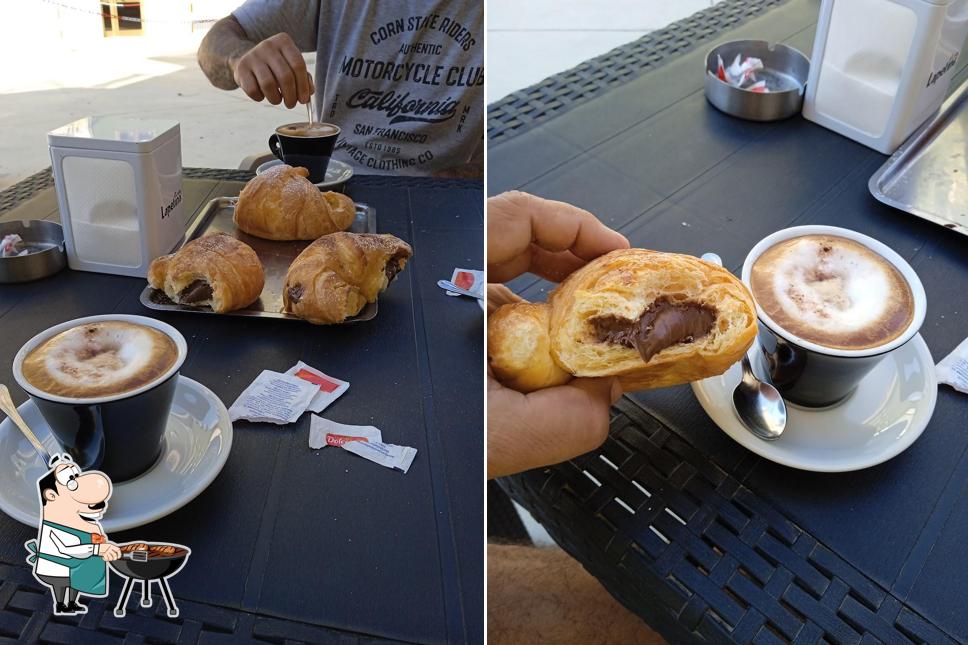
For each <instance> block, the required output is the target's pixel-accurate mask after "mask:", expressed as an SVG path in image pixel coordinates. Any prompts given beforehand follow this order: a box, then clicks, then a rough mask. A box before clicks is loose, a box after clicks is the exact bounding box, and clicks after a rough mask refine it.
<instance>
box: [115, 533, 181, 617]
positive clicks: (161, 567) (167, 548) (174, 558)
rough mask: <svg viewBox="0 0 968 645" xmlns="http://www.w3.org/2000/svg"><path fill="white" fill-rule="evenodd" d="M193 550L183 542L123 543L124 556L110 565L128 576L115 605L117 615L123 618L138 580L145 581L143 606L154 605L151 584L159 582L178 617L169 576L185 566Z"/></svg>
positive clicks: (166, 601)
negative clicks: (182, 543) (182, 544)
mask: <svg viewBox="0 0 968 645" xmlns="http://www.w3.org/2000/svg"><path fill="white" fill-rule="evenodd" d="M190 553H191V551H190V550H189V549H188V548H187V547H184V546H181V545H179V544H161V543H156V542H132V543H130V544H124V545H121V554H122V555H121V558H120V559H118V560H113V561H111V562H110V563H109V564H110V565H111V568H112V569H114V572H115V573H117V574H119V575H121V576H122V577H123V578H125V581H124V589H122V590H121V597H120V598H118V604H117V606H116V607H115V608H114V615H115V616H117V617H119V618H120V617H122V616H124V615H125V613H126V612H127V605H128V598H129V597H130V596H131V590H132V587H134V581H135V580H139V581H141V606H142V607H150V606H151V583H152V582H157V583H158V587H159V588H160V589H161V595H162V596H164V598H165V605H166V606H167V607H168V615H169V616H171V617H172V618H175V617H177V616H178V606H177V605H175V596H174V595H172V593H171V587H170V586H169V585H168V578H170V577H171V576H173V575H175V574H176V573H178V572H179V571H181V568H182V567H184V566H185V562H186V561H187V560H188V556H189V554H190Z"/></svg>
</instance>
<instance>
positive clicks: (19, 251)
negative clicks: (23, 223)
mask: <svg viewBox="0 0 968 645" xmlns="http://www.w3.org/2000/svg"><path fill="white" fill-rule="evenodd" d="M28 253H30V249H28V248H24V240H23V238H22V237H20V236H19V235H17V234H16V233H12V234H10V235H7V236H5V237H4V238H3V240H2V241H0V257H4V258H14V257H19V256H21V255H27V254H28Z"/></svg>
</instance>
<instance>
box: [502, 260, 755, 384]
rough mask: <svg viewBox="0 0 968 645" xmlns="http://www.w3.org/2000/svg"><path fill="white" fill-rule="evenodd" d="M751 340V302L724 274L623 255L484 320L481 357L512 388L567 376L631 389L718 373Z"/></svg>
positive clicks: (706, 266)
mask: <svg viewBox="0 0 968 645" xmlns="http://www.w3.org/2000/svg"><path fill="white" fill-rule="evenodd" d="M755 337H756V310H755V307H754V305H753V298H752V297H751V296H750V294H749V291H748V290H747V289H746V287H745V286H744V285H743V283H742V282H740V281H739V280H738V279H737V278H736V277H735V276H734V275H732V274H731V273H730V272H729V271H727V270H726V269H723V268H722V267H720V266H717V265H715V264H712V263H709V262H705V261H704V260H700V259H698V258H694V257H692V256H688V255H679V254H676V253H660V252H658V251H648V250H646V249H624V250H619V251H612V252H611V253H609V254H607V255H604V256H602V257H600V258H597V259H596V260H593V261H592V262H589V263H588V264H587V265H585V266H584V267H582V268H581V269H579V270H578V271H576V272H575V273H573V274H571V275H570V276H568V278H567V279H566V280H565V281H564V282H563V283H562V284H561V285H560V286H559V287H558V288H557V289H555V291H553V292H552V294H551V296H550V297H549V299H548V302H547V303H542V304H531V303H518V304H512V305H505V306H503V307H501V308H500V309H498V310H497V311H495V312H494V313H493V314H491V316H490V317H489V318H488V329H487V355H488V362H489V364H490V366H491V370H492V371H493V373H494V375H495V376H496V377H497V379H498V380H499V381H501V382H502V383H504V384H505V385H507V386H508V387H512V388H514V389H517V390H520V391H522V392H530V391H533V390H537V389H540V388H544V387H550V386H553V385H560V384H562V383H565V382H567V381H568V380H569V379H570V378H571V377H572V376H587V377H596V376H618V377H619V380H620V382H621V384H622V387H623V388H624V389H625V390H626V391H631V390H643V389H648V388H654V387H664V386H667V385H677V384H680V383H688V382H690V381H696V380H699V379H703V378H707V377H710V376H715V375H717V374H722V373H723V372H725V371H726V370H727V369H728V368H729V366H730V365H732V364H733V363H735V362H736V361H738V360H739V359H740V358H742V356H743V353H744V352H745V351H746V350H747V349H748V348H749V346H750V345H751V344H752V343H753V339H754V338H755Z"/></svg>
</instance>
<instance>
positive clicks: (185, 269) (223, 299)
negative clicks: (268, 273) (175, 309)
mask: <svg viewBox="0 0 968 645" xmlns="http://www.w3.org/2000/svg"><path fill="white" fill-rule="evenodd" d="M148 282H149V283H150V284H151V286H152V287H154V288H155V289H161V290H163V291H164V292H165V295H167V296H168V298H169V299H171V301H172V302H174V303H176V304H180V305H188V306H192V307H204V306H210V307H211V308H212V311H215V312H217V313H225V312H226V311H233V310H235V309H242V308H243V307H247V306H248V305H250V304H252V303H253V302H255V301H256V300H258V299H259V295H260V294H261V293H262V287H263V285H264V284H265V273H264V272H263V270H262V262H260V261H259V256H257V255H256V253H255V251H253V250H252V247H250V246H249V245H248V244H246V243H245V242H241V241H239V240H237V239H235V238H234V237H232V236H231V235H227V234H226V233H215V234H213V235H206V236H205V237H200V238H198V239H195V240H192V241H191V242H188V243H187V244H185V246H183V247H182V248H180V249H178V251H177V252H176V253H173V254H171V255H163V256H161V257H159V258H155V260H154V261H153V262H152V263H151V266H149V267H148Z"/></svg>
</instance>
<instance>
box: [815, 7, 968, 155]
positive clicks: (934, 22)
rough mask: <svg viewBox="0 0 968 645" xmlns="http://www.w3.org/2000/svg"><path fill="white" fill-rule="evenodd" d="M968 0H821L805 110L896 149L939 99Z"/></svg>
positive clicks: (965, 27)
mask: <svg viewBox="0 0 968 645" xmlns="http://www.w3.org/2000/svg"><path fill="white" fill-rule="evenodd" d="M966 35H968V0H823V5H822V6H821V8H820V20H819V22H818V24H817V35H816V37H815V39H814V43H813V56H812V58H811V64H810V77H809V79H808V80H807V94H806V97H805V98H804V102H803V116H804V117H806V118H807V119H810V120H811V121H814V122H816V123H819V124H820V125H822V126H824V127H826V128H829V129H831V130H833V131H834V132H838V133H840V134H842V135H844V136H846V137H850V138H851V139H853V140H855V141H858V142H860V143H862V144H864V145H866V146H869V147H871V148H874V149H875V150H878V151H880V152H884V153H888V154H889V153H891V152H894V150H895V148H897V147H898V146H899V145H901V143H902V142H903V141H904V140H905V139H907V138H908V136H910V134H911V133H912V132H914V131H915V130H916V129H917V128H918V126H920V125H921V124H922V123H924V122H925V121H926V120H927V119H928V118H930V117H931V115H932V114H934V113H935V112H936V111H937V110H938V108H939V107H940V106H941V103H942V101H943V100H944V96H945V94H946V92H947V90H948V86H949V84H950V83H951V77H952V76H953V75H954V71H955V70H954V68H955V63H956V62H957V60H958V56H959V54H960V53H961V47H962V45H963V44H964V42H965V37H966Z"/></svg>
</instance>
